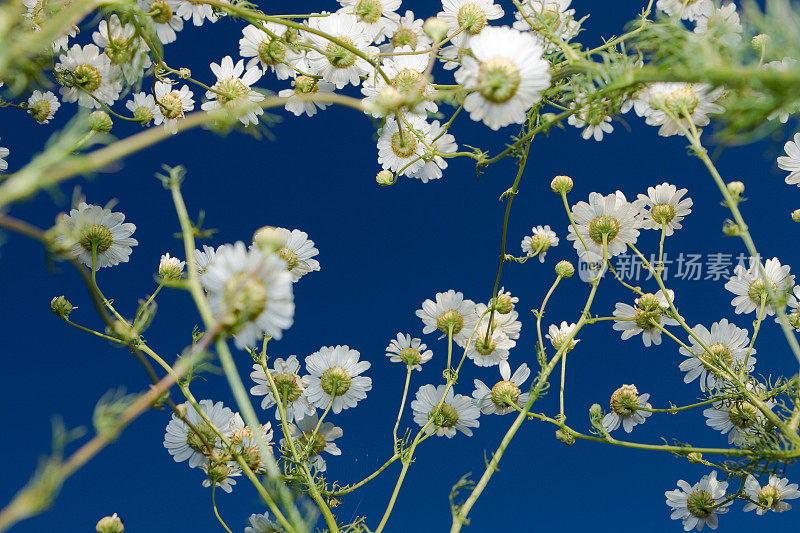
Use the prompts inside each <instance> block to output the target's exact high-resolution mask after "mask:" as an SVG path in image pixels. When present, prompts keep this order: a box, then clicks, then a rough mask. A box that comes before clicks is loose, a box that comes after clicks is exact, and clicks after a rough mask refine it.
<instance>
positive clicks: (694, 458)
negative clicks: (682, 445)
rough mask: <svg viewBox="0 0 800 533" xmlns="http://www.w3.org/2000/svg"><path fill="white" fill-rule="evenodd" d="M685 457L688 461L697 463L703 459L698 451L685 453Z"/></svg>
mask: <svg viewBox="0 0 800 533" xmlns="http://www.w3.org/2000/svg"><path fill="white" fill-rule="evenodd" d="M686 458H687V459H688V460H689V462H690V463H692V464H697V463H699V462H700V461H702V460H703V454H702V453H699V452H692V453H690V454H689V455H687V456H686Z"/></svg>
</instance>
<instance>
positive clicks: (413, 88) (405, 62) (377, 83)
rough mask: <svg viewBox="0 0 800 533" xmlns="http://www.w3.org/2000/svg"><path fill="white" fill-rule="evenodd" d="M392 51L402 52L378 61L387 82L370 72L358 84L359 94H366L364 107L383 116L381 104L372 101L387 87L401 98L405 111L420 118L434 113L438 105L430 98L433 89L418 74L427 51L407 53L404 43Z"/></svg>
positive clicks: (409, 48)
mask: <svg viewBox="0 0 800 533" xmlns="http://www.w3.org/2000/svg"><path fill="white" fill-rule="evenodd" d="M396 52H399V53H401V54H406V55H397V56H394V57H385V58H383V61H382V62H381V70H382V71H383V73H384V74H385V75H386V77H387V78H389V81H388V82H387V81H386V79H385V78H384V77H383V76H381V75H380V74H378V73H377V71H374V72H372V73H371V74H370V75H369V77H368V78H367V80H366V81H365V82H364V84H363V85H362V87H361V94H363V95H364V96H365V97H366V98H364V107H365V109H368V110H370V113H371V114H372V116H374V117H376V118H377V117H381V116H384V115H385V114H386V113H384V112H383V111H384V110H383V109H382V106H381V105H376V100H378V99H379V95H380V94H381V93H382V92H383V91H384V90H386V89H388V88H391V89H392V90H395V91H397V92H398V93H399V95H400V96H401V97H402V99H403V101H404V102H405V103H406V105H404V108H405V109H407V111H408V113H411V114H413V115H419V116H420V117H421V118H423V119H424V118H425V117H427V114H428V113H436V111H437V110H438V109H439V107H438V106H437V105H436V102H433V101H432V100H431V98H432V97H433V96H434V95H435V94H436V89H434V88H433V85H431V83H430V82H429V81H428V80H427V79H425V77H424V76H423V75H422V74H423V73H424V72H425V68H426V67H427V65H428V57H429V54H409V52H413V50H412V49H411V47H410V46H404V47H402V48H400V49H398V50H396Z"/></svg>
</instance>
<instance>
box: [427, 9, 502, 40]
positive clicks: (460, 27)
mask: <svg viewBox="0 0 800 533" xmlns="http://www.w3.org/2000/svg"><path fill="white" fill-rule="evenodd" d="M442 7H443V8H444V11H440V12H439V13H438V14H437V15H436V17H437V18H440V19H442V20H443V21H445V22H447V26H448V27H449V30H448V32H447V35H448V36H452V35H454V34H455V33H456V32H459V31H460V33H459V34H458V35H456V37H455V38H454V39H453V41H452V42H453V43H454V44H455V45H456V46H464V45H465V44H466V43H467V42H469V41H470V40H471V37H473V36H475V35H478V34H482V31H483V29H484V28H485V27H486V25H487V24H488V22H489V21H490V20H497V19H499V18H500V17H502V16H503V14H504V12H503V8H502V7H500V6H499V5H497V4H495V3H494V2H493V1H492V0H442Z"/></svg>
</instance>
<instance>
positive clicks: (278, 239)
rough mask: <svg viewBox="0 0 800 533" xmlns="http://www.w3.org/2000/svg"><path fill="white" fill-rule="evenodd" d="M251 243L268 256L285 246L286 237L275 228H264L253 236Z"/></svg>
mask: <svg viewBox="0 0 800 533" xmlns="http://www.w3.org/2000/svg"><path fill="white" fill-rule="evenodd" d="M253 242H254V243H255V244H256V246H258V247H259V248H261V251H262V252H263V253H264V254H266V255H269V254H271V253H273V252H275V251H276V250H279V249H281V248H283V247H284V246H285V245H286V236H285V235H284V233H283V232H282V231H279V230H278V228H276V227H275V226H264V227H262V228H259V229H258V230H256V232H255V234H253Z"/></svg>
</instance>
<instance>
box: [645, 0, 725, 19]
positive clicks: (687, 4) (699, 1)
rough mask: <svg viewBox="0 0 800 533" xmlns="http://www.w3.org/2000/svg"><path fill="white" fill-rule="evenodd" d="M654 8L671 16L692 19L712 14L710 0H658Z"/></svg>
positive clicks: (712, 8)
mask: <svg viewBox="0 0 800 533" xmlns="http://www.w3.org/2000/svg"><path fill="white" fill-rule="evenodd" d="M656 9H658V10H660V11H663V12H664V13H666V14H667V15H669V16H671V17H679V18H681V19H686V20H690V21H694V20H697V19H699V18H700V17H710V16H711V15H713V14H714V2H713V1H712V0H658V2H656Z"/></svg>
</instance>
